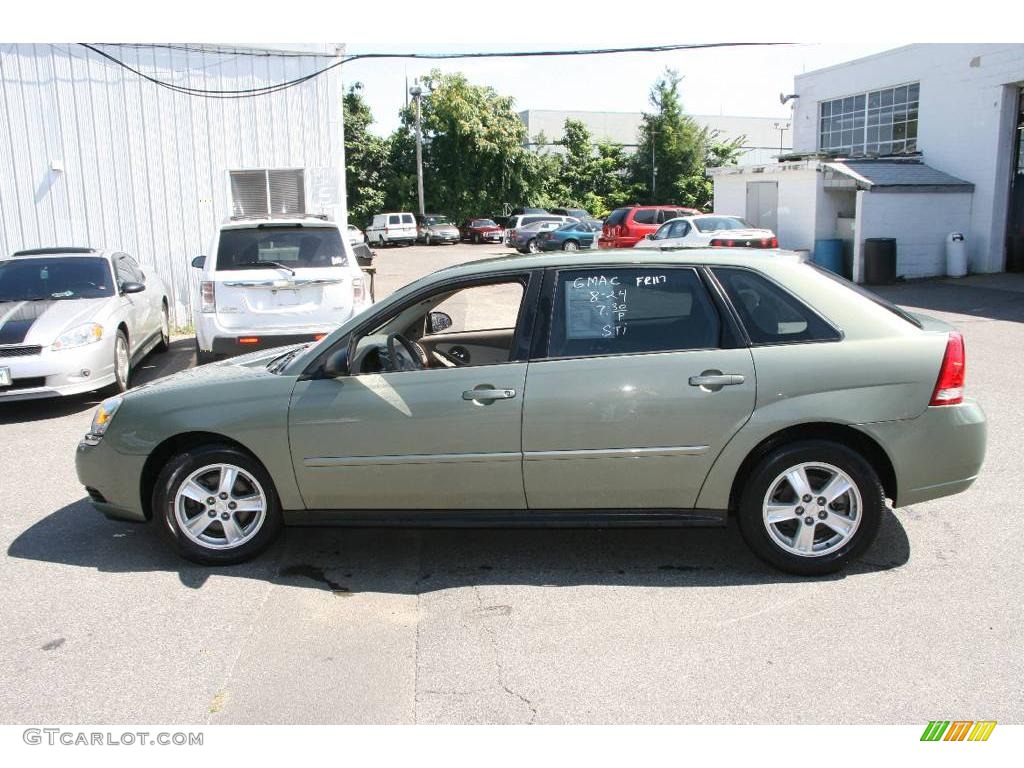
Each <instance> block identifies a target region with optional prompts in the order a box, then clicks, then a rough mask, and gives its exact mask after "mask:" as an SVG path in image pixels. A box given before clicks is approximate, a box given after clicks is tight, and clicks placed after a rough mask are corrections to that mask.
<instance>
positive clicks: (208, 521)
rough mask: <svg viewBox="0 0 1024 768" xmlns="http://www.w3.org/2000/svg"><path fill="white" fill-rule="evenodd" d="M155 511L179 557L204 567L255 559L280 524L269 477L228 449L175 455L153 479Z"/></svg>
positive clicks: (257, 465)
mask: <svg viewBox="0 0 1024 768" xmlns="http://www.w3.org/2000/svg"><path fill="white" fill-rule="evenodd" d="M153 509H154V510H155V511H156V514H158V515H160V516H161V517H162V528H163V530H164V532H165V533H167V534H168V535H169V536H170V538H171V541H172V542H173V544H174V546H175V548H176V549H177V550H178V552H180V553H181V555H182V556H183V557H186V558H188V559H189V560H192V561H194V562H197V563H203V564H205V565H228V564H231V563H240V562H243V561H245V560H248V559H250V558H252V557H254V556H255V555H257V554H259V553H260V552H262V551H263V550H264V549H266V547H267V546H269V545H270V543H271V542H272V541H273V540H274V539H275V538H276V537H277V535H278V533H279V532H280V530H281V525H282V516H281V504H280V502H279V501H278V498H277V491H276V490H275V488H274V482H273V480H271V478H270V475H269V474H268V473H267V471H266V470H265V469H264V468H263V466H262V465H261V464H260V463H259V462H258V461H256V460H255V459H254V458H253V457H251V456H250V455H249V454H247V453H245V452H244V451H241V450H239V449H238V448H234V447H231V446H227V445H206V446H202V447H200V448H196V449H194V450H189V451H185V452H183V453H180V454H178V455H177V456H174V457H173V458H172V459H171V460H170V461H169V462H168V463H167V465H166V466H165V467H164V468H163V470H162V471H161V472H160V475H159V477H158V478H157V481H156V485H155V487H154V489H153Z"/></svg>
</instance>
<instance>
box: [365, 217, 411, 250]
mask: <svg viewBox="0 0 1024 768" xmlns="http://www.w3.org/2000/svg"><path fill="white" fill-rule="evenodd" d="M366 242H368V243H370V245H412V244H413V243H415V242H416V218H415V217H414V216H413V215H412V214H411V213H378V214H376V215H375V216H374V217H373V221H372V222H370V226H368V227H367V228H366Z"/></svg>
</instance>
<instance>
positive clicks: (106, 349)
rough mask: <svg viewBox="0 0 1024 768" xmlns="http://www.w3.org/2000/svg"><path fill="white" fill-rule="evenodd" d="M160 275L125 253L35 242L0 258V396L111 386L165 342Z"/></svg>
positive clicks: (118, 386) (123, 381)
mask: <svg viewBox="0 0 1024 768" xmlns="http://www.w3.org/2000/svg"><path fill="white" fill-rule="evenodd" d="M169 307H170V304H169V302H168V300H167V291H166V289H165V287H164V284H163V281H162V280H161V279H160V278H159V277H158V276H157V275H155V274H152V273H148V274H147V272H146V271H145V270H144V269H143V268H142V267H141V266H139V263H138V262H137V261H136V260H135V259H134V258H133V257H132V256H130V255H128V254H127V253H123V252H121V251H101V250H94V249H92V248H39V249H35V250H27V251H18V252H16V253H15V254H14V255H13V256H12V257H11V258H9V259H4V260H3V261H0V402H4V401H11V400H29V399H35V398H43V397H55V396H60V395H75V394H79V393H82V392H92V391H93V390H97V389H102V388H104V387H110V388H111V389H112V390H114V391H118V392H123V391H124V390H126V389H127V388H128V384H129V381H130V380H131V374H132V368H133V367H134V366H135V364H136V363H138V362H139V361H140V360H141V359H142V358H143V357H144V356H145V355H146V354H147V353H148V352H149V351H150V350H152V349H158V350H160V351H164V350H166V349H167V347H168V344H170V338H171V326H170V315H169Z"/></svg>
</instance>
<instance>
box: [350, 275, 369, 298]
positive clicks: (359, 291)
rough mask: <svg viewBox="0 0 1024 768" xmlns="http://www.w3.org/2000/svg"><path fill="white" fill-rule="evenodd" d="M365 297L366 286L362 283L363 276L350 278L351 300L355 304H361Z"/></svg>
mask: <svg viewBox="0 0 1024 768" xmlns="http://www.w3.org/2000/svg"><path fill="white" fill-rule="evenodd" d="M365 299H366V288H365V287H364V285H363V278H361V277H355V278H352V300H353V302H355V303H356V304H362V303H363V301H364V300H365Z"/></svg>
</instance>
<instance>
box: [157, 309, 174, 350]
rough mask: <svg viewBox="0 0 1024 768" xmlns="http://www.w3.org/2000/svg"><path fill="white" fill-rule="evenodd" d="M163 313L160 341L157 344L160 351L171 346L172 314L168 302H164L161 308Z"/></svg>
mask: <svg viewBox="0 0 1024 768" xmlns="http://www.w3.org/2000/svg"><path fill="white" fill-rule="evenodd" d="M160 311H161V312H162V313H163V314H162V315H161V317H160V343H159V344H157V346H156V349H157V351H158V352H166V351H167V350H168V349H170V348H171V315H170V312H168V311H167V304H166V303H165V304H163V306H162V307H161V310H160Z"/></svg>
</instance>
